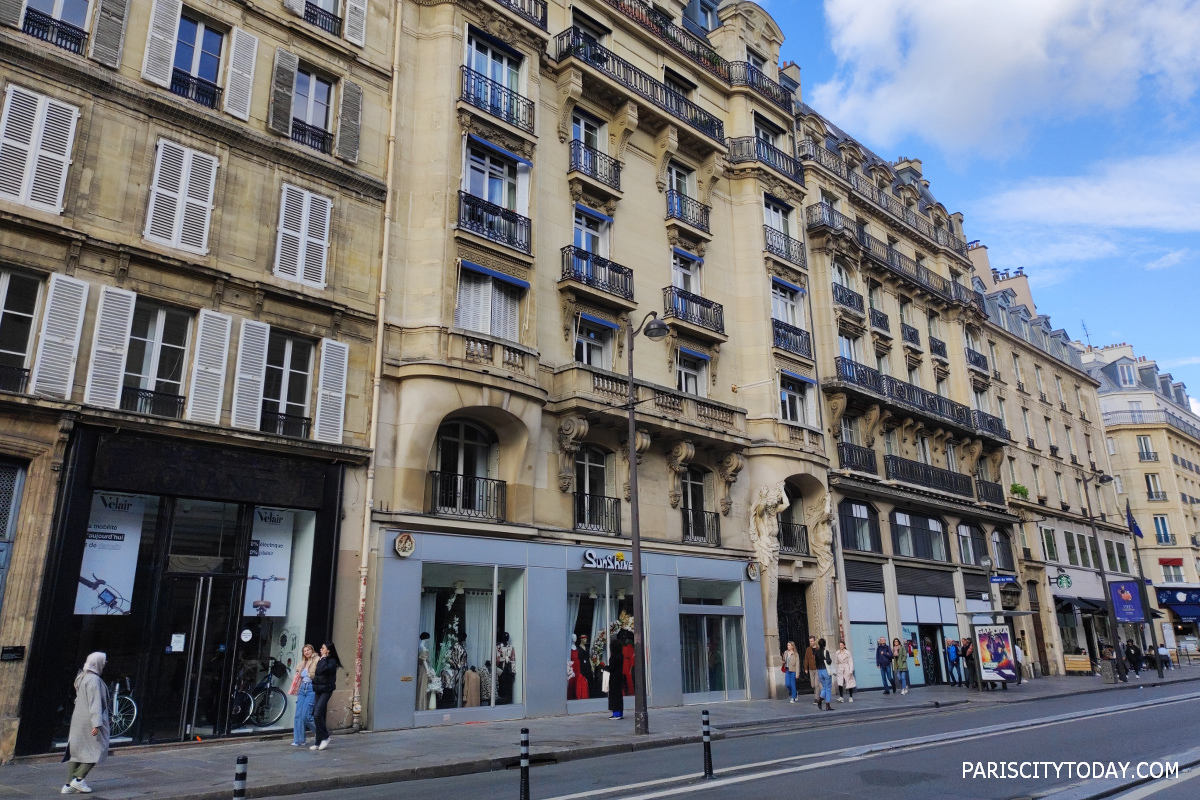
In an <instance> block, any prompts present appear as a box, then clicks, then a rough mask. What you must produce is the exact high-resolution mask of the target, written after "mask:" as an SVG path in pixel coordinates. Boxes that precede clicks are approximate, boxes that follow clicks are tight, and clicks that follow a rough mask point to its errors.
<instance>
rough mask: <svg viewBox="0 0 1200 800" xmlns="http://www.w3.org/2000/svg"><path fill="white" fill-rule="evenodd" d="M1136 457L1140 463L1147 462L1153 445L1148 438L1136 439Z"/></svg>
mask: <svg viewBox="0 0 1200 800" xmlns="http://www.w3.org/2000/svg"><path fill="white" fill-rule="evenodd" d="M1137 446H1138V456H1139V457H1140V458H1141V460H1142V461H1149V460H1150V458H1149V456H1150V454H1151V453H1153V452H1154V445H1153V444H1152V443H1151V441H1150V437H1149V436H1139V437H1137Z"/></svg>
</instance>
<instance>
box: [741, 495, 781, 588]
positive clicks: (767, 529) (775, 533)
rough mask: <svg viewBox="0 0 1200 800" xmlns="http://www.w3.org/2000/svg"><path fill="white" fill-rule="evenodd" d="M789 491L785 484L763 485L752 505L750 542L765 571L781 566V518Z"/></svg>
mask: <svg viewBox="0 0 1200 800" xmlns="http://www.w3.org/2000/svg"><path fill="white" fill-rule="evenodd" d="M788 505H789V504H788V498H787V492H786V491H785V490H784V484H783V482H782V481H780V483H779V485H778V486H776V487H774V488H771V487H769V486H761V487H759V489H758V496H757V497H756V498H755V500H754V504H753V505H752V506H751V507H750V542H751V544H753V545H754V553H755V555H756V556H757V557H758V564H759V566H761V567H762V569H763V572H764V576H763V578H764V580H765V578H766V575H765V573H766V572H767V571H769V570H778V568H779V518H778V516H777V515H778V514H780V513H782V512H783V511H784V510H785V509H787V507H788Z"/></svg>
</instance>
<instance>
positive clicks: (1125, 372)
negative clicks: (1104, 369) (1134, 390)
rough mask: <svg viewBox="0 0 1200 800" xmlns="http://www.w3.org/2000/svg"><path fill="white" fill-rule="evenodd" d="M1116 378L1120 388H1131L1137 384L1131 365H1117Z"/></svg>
mask: <svg viewBox="0 0 1200 800" xmlns="http://www.w3.org/2000/svg"><path fill="white" fill-rule="evenodd" d="M1117 376H1118V378H1119V379H1120V381H1121V385H1122V386H1133V385H1134V384H1136V383H1137V375H1136V373H1135V372H1134V369H1133V365H1132V364H1118V365H1117Z"/></svg>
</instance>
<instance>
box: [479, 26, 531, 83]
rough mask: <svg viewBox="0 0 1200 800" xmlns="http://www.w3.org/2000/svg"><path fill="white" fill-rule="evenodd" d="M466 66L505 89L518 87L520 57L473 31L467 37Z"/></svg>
mask: <svg viewBox="0 0 1200 800" xmlns="http://www.w3.org/2000/svg"><path fill="white" fill-rule="evenodd" d="M467 66H468V67H470V68H471V69H472V70H474V71H475V72H477V73H479V74H480V75H483V76H485V77H487V78H489V79H490V80H493V81H495V82H496V83H498V84H500V85H501V86H502V87H504V88H506V89H512V90H514V91H515V90H517V89H518V88H519V84H518V77H519V76H520V70H521V62H520V59H517V58H514V57H513V56H512V55H511V54H510V53H509V52H507V51H505V50H501V49H500V48H498V47H495V46H493V45H492V44H490V43H489V42H487V41H484V40H483V39H481V38H480V37H478V36H476V35H475V34H474V33H471V34H470V35H469V36H468V37H467ZM481 83H482V82H481Z"/></svg>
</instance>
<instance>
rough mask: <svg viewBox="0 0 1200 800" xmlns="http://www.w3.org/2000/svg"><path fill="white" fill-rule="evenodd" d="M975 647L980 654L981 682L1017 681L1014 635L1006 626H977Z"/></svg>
mask: <svg viewBox="0 0 1200 800" xmlns="http://www.w3.org/2000/svg"><path fill="white" fill-rule="evenodd" d="M975 647H976V648H977V649H978V652H979V660H980V673H979V674H980V680H985V681H1016V679H1017V665H1016V662H1015V661H1014V660H1013V652H1012V635H1011V634H1010V633H1009V630H1008V628H1007V627H1005V626H1004V625H976V626H975Z"/></svg>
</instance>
